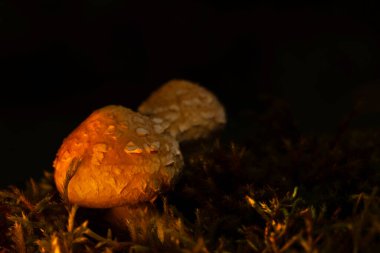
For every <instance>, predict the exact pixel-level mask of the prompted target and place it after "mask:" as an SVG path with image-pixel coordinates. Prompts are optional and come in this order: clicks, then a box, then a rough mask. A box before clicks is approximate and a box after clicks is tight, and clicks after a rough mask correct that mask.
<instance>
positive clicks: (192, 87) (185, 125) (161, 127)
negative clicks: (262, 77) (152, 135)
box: [138, 79, 226, 142]
mask: <svg viewBox="0 0 380 253" xmlns="http://www.w3.org/2000/svg"><path fill="white" fill-rule="evenodd" d="M138 112H140V113H142V114H144V115H147V116H149V117H151V118H152V121H153V122H154V123H155V125H154V129H155V130H156V131H157V132H158V133H168V134H170V135H171V136H172V137H174V138H176V139H177V141H179V142H182V141H188V140H196V139H199V138H204V137H207V136H209V135H210V133H212V132H214V131H215V130H217V129H220V127H222V126H223V125H224V124H225V123H226V113H225V110H224V107H223V105H222V104H221V103H220V102H219V100H218V98H217V97H216V96H215V95H214V94H213V93H212V92H211V91H209V90H207V89H206V88H204V87H202V86H200V85H199V84H198V83H193V82H190V81H188V80H182V79H173V80H170V81H169V82H167V83H165V84H163V85H162V86H161V87H160V88H158V89H157V90H156V91H154V92H153V93H152V94H151V95H150V96H149V97H148V98H147V99H146V100H145V101H144V102H143V103H142V104H141V105H140V106H139V107H138Z"/></svg>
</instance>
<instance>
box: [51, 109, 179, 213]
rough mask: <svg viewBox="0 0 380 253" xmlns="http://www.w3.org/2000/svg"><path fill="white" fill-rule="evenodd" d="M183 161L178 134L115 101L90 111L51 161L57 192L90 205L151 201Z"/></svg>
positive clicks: (171, 178)
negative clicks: (168, 132) (158, 128)
mask: <svg viewBox="0 0 380 253" xmlns="http://www.w3.org/2000/svg"><path fill="white" fill-rule="evenodd" d="M182 166H183V159H182V154H181V152H180V150H179V146H178V143H177V141H176V140H175V139H174V138H172V137H171V136H169V135H166V134H162V133H158V132H157V131H156V129H155V123H154V121H152V120H151V119H149V118H148V117H146V116H144V115H141V114H140V113H137V112H134V111H132V110H130V109H128V108H125V107H123V106H117V105H110V106H106V107H103V108H100V109H98V110H96V111H94V112H93V113H92V114H91V115H89V117H88V118H86V119H85V120H84V121H83V122H82V123H81V124H80V125H79V126H78V127H77V128H76V129H74V131H72V132H71V133H70V134H69V136H68V137H67V138H65V139H64V141H63V143H62V145H61V147H60V148H59V150H58V153H57V155H56V158H55V160H54V163H53V167H54V169H55V171H54V179H55V182H56V186H57V189H58V191H59V192H60V193H61V194H62V195H63V196H65V195H66V196H67V200H68V201H69V202H70V203H72V204H78V205H79V206H83V207H89V208H111V207H116V206H123V205H132V204H137V203H141V202H147V201H152V200H154V199H155V198H156V197H157V196H158V195H159V194H160V192H162V191H165V190H167V189H168V188H169V187H171V186H172V185H173V181H174V180H175V179H176V177H177V175H178V174H179V173H180V171H181V168H182Z"/></svg>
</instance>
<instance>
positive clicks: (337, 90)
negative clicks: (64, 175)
mask: <svg viewBox="0 0 380 253" xmlns="http://www.w3.org/2000/svg"><path fill="white" fill-rule="evenodd" d="M378 14H379V13H378V9H377V8H375V6H369V5H366V6H364V5H363V6H360V5H358V3H355V5H354V4H352V5H350V4H349V3H348V2H346V3H345V4H344V5H342V4H339V5H333V4H314V5H312V4H303V5H298V4H292V5H289V4H275V3H272V2H270V1H267V2H265V3H259V2H258V1H241V0H240V1H239V0H234V1H224V2H223V1H215V2H214V1H200V0H199V1H195V0H194V1H189V0H183V1H152V2H147V1H121V0H120V1H116V0H113V1H112V0H102V1H101V0H91V1H90V0H87V1H79V0H78V1H52V0H45V1H27V2H25V3H22V4H21V3H20V1H0V74H1V76H0V84H1V86H0V138H1V145H0V170H1V176H0V184H1V186H6V185H9V184H19V183H22V182H24V181H25V180H26V179H28V178H29V177H40V176H41V175H42V171H43V170H48V171H52V161H53V159H54V156H55V153H56V151H57V150H58V148H59V146H60V144H61V142H62V140H63V138H64V137H65V136H66V135H67V134H69V132H70V131H71V130H73V128H75V127H76V126H77V125H78V124H79V123H80V122H81V121H82V120H83V119H84V118H85V117H87V116H88V115H89V114H90V113H91V112H92V111H93V110H95V109H97V108H99V107H102V106H104V105H108V104H121V105H124V106H126V107H129V108H132V109H136V108H137V106H138V105H139V103H140V102H141V101H142V100H143V99H145V98H146V97H147V96H148V95H149V93H150V92H152V91H153V90H154V89H155V88H157V87H158V86H159V85H161V84H162V83H164V82H166V81H168V80H169V79H172V78H186V79H190V80H193V81H196V82H199V83H201V84H202V85H204V86H206V87H207V88H209V89H210V90H212V91H213V92H214V93H216V94H217V95H218V96H219V98H220V100H221V101H222V102H223V103H224V104H225V106H226V108H227V112H228V114H229V115H230V118H231V119H233V118H234V115H236V114H237V113H239V112H241V111H244V110H254V109H255V108H254V107H255V105H256V103H255V101H256V99H257V96H258V94H271V95H274V96H278V97H281V98H284V99H285V100H286V101H288V102H289V104H290V105H291V108H292V110H293V112H294V116H295V118H296V121H297V122H298V124H299V127H300V129H302V131H305V132H313V131H322V132H324V131H332V130H334V129H335V128H336V126H337V125H338V123H339V121H340V120H341V119H342V117H343V116H345V115H346V114H347V113H349V112H350V110H352V107H353V104H354V102H355V101H356V100H357V99H358V97H362V98H364V100H365V102H366V103H367V107H366V112H365V113H364V116H362V118H361V120H360V121H357V126H358V127H368V126H376V125H379V124H378V123H379V120H377V118H378V116H379V111H380V110H379V103H378V102H377V101H378V98H380V96H379V95H380V92H379V91H380V89H379V88H378V86H379V78H380V71H379V70H380V68H379V67H380V58H379V57H380V33H379V31H378V30H377V29H378V28H379V24H380V23H379V18H378V17H379V16H378Z"/></svg>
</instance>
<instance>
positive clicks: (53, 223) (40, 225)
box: [0, 98, 380, 253]
mask: <svg viewBox="0 0 380 253" xmlns="http://www.w3.org/2000/svg"><path fill="white" fill-rule="evenodd" d="M262 103H263V104H262V107H261V108H262V110H261V111H256V112H242V113H241V114H238V115H235V116H234V117H232V118H230V119H229V120H230V122H231V123H230V124H229V125H228V126H227V128H226V129H225V131H224V132H222V133H220V135H218V136H213V137H212V138H210V139H208V140H202V141H194V142H188V143H183V144H181V149H182V151H183V154H184V158H185V164H186V166H185V168H184V170H183V173H182V175H181V177H180V178H179V180H178V182H176V185H175V187H174V188H173V189H172V190H170V191H169V192H166V193H165V194H164V195H163V196H162V198H159V199H157V200H156V202H155V203H153V204H151V205H150V206H149V208H134V209H130V210H129V211H128V212H130V214H129V216H130V217H131V218H130V219H129V222H128V223H127V225H126V226H125V227H126V228H125V229H124V230H122V229H120V228H116V227H112V225H111V224H109V223H108V222H107V220H106V218H105V215H104V214H105V210H95V209H85V208H78V207H77V206H73V207H69V206H67V205H65V201H63V200H62V199H61V197H60V196H59V194H58V193H57V191H56V189H55V186H54V182H53V179H52V175H51V173H50V172H45V175H44V177H43V178H42V179H40V180H39V181H38V182H36V181H35V180H33V179H31V180H30V181H28V182H27V183H26V185H25V187H24V188H23V189H19V188H16V187H14V186H10V187H9V188H7V189H3V190H1V191H0V233H1V234H2V235H4V236H1V237H0V245H1V248H0V251H1V252H274V253H276V252H334V253H338V252H355V253H356V252H377V251H380V240H379V239H380V198H379V190H378V188H377V186H378V185H380V134H379V132H378V131H377V130H374V129H372V130H371V131H369V130H368V129H351V128H349V124H343V126H344V127H343V128H340V129H339V130H338V131H337V133H336V134H330V135H328V134H314V135H311V134H304V133H302V132H300V131H299V130H297V127H296V124H295V123H294V121H293V119H292V118H291V113H290V112H289V110H288V108H287V106H286V103H284V102H283V101H279V100H271V99H268V98H265V99H264V100H263V102H262Z"/></svg>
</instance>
